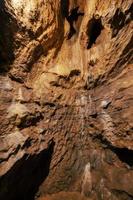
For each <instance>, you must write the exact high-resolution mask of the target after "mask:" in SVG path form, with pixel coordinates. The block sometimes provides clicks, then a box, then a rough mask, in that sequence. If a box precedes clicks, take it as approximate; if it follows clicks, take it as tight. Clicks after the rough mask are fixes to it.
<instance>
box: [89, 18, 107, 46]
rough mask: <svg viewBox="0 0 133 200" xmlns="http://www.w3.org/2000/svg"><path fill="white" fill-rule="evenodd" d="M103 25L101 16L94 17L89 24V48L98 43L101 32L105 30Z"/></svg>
mask: <svg viewBox="0 0 133 200" xmlns="http://www.w3.org/2000/svg"><path fill="white" fill-rule="evenodd" d="M103 28H104V27H103V25H102V21H101V18H99V19H96V18H95V17H93V18H92V19H91V20H90V22H89V25H88V36H89V43H88V47H87V48H88V49H90V48H91V47H92V45H93V44H95V43H96V40H97V38H98V37H99V35H100V34H101V31H102V30H103Z"/></svg>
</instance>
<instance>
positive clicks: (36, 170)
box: [0, 141, 55, 200]
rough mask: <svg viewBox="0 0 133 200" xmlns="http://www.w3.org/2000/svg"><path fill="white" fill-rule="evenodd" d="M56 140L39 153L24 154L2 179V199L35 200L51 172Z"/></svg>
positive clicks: (0, 186) (0, 191)
mask: <svg viewBox="0 0 133 200" xmlns="http://www.w3.org/2000/svg"><path fill="white" fill-rule="evenodd" d="M54 145H55V143H54V141H52V142H51V144H50V145H49V147H48V149H45V150H43V151H41V152H40V153H39V154H37V155H30V156H28V155H24V156H23V158H21V159H20V160H18V161H17V163H15V165H14V166H13V167H12V169H11V170H10V171H9V172H8V173H7V174H6V175H4V176H3V177H1V179H0V199H1V200H4V199H6V200H18V199H19V200H34V198H35V195H36V194H37V191H38V189H39V186H40V185H41V183H42V182H43V181H44V180H45V179H46V177H47V176H48V174H49V168H50V163H51V159H52V155H53V151H54Z"/></svg>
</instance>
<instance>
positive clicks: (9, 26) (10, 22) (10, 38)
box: [0, 0, 17, 74]
mask: <svg viewBox="0 0 133 200" xmlns="http://www.w3.org/2000/svg"><path fill="white" fill-rule="evenodd" d="M16 30H17V22H16V20H15V19H14V18H13V16H11V14H10V13H8V11H7V9H6V6H5V1H4V0H1V1H0V74H3V73H5V72H8V71H9V70H10V67H9V65H10V64H12V62H13V60H14V53H13V52H14V32H15V31H16Z"/></svg>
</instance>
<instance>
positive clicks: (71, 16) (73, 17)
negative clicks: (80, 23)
mask: <svg viewBox="0 0 133 200" xmlns="http://www.w3.org/2000/svg"><path fill="white" fill-rule="evenodd" d="M83 15H84V13H82V12H80V11H79V6H78V7H76V8H74V9H72V10H71V12H70V14H69V15H68V16H66V19H67V21H68V22H69V24H70V30H69V33H68V37H67V39H71V37H72V36H73V35H74V34H75V33H76V28H75V23H76V21H77V20H78V18H79V16H83Z"/></svg>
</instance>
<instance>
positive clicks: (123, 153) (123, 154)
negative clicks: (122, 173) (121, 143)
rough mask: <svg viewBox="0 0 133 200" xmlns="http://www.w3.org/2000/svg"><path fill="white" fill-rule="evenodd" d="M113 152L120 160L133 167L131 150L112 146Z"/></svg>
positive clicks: (132, 152)
mask: <svg viewBox="0 0 133 200" xmlns="http://www.w3.org/2000/svg"><path fill="white" fill-rule="evenodd" d="M113 152H114V153H115V154H116V155H117V156H118V158H119V159H120V161H121V162H123V163H126V164H127V165H129V166H130V167H133V150H129V149H126V148H121V149H120V148H113Z"/></svg>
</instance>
